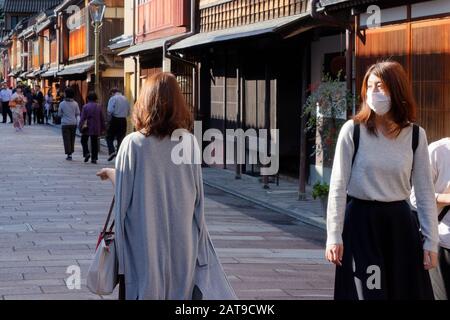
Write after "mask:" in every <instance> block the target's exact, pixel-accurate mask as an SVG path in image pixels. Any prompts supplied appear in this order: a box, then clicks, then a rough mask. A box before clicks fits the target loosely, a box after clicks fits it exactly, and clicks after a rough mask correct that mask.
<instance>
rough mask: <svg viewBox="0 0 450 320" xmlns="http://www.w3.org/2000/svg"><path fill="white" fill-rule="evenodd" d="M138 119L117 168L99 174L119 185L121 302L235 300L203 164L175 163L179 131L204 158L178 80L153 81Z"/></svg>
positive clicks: (159, 77) (136, 110) (164, 75)
mask: <svg viewBox="0 0 450 320" xmlns="http://www.w3.org/2000/svg"><path fill="white" fill-rule="evenodd" d="M154 114H158V115H159V116H158V117H152V116H151V115H154ZM133 120H134V125H135V126H136V129H137V132H134V133H132V134H130V135H128V136H127V137H126V138H125V139H124V141H123V143H122V145H121V147H120V149H119V152H118V156H117V159H116V168H115V169H103V170H101V171H100V172H99V173H98V175H99V176H100V177H101V178H102V179H103V180H106V179H110V180H111V181H112V182H113V184H114V185H115V200H116V207H115V228H116V233H115V234H116V240H115V241H116V246H117V254H118V268H119V278H120V284H119V288H120V292H119V295H120V298H125V299H129V300H136V299H139V300H142V299H155V300H156V299H167V300H172V299H175V300H190V299H194V300H195V299H235V298H236V296H235V293H234V291H233V289H232V287H231V286H230V284H229V282H228V279H227V277H226V275H225V272H224V270H223V268H222V265H221V263H220V261H219V258H218V257H217V254H216V252H215V249H214V247H213V245H212V242H211V238H210V236H209V233H208V230H207V226H206V222H205V215H204V193H203V180H202V172H201V166H200V165H197V164H192V163H193V162H191V164H181V165H178V164H175V162H173V161H172V160H171V154H172V150H173V149H174V147H175V146H176V145H177V143H179V141H178V142H176V141H172V140H171V135H172V133H173V132H174V130H176V129H184V130H183V133H182V135H183V141H185V140H184V139H187V140H186V141H191V142H192V145H193V147H194V151H195V152H196V153H197V154H199V153H200V150H199V147H198V145H197V144H196V140H195V137H194V136H193V135H192V134H190V133H189V132H188V131H187V130H190V129H191V127H192V116H191V113H190V111H189V109H188V107H187V106H186V103H185V101H184V98H183V95H182V93H181V90H180V88H179V86H178V83H177V80H176V78H175V77H174V76H173V75H171V74H169V73H157V74H155V75H153V76H152V77H151V78H149V80H148V81H147V82H146V84H145V85H144V87H143V88H142V92H141V95H140V97H139V100H138V102H137V104H136V107H135V108H134V112H133Z"/></svg>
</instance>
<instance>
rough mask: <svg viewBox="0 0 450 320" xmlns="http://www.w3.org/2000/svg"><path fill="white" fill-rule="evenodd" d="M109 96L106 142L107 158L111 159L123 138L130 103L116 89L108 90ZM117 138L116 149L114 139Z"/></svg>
mask: <svg viewBox="0 0 450 320" xmlns="http://www.w3.org/2000/svg"><path fill="white" fill-rule="evenodd" d="M110 94H111V98H110V99H109V102H108V122H109V125H108V132H107V134H106V142H107V144H108V152H109V158H108V161H112V160H113V159H114V158H115V157H116V155H117V150H119V148H120V144H121V143H122V140H123V138H125V135H126V134H127V117H128V116H129V115H130V104H129V102H128V100H127V98H125V97H124V96H123V95H122V93H121V92H120V91H119V90H118V89H112V90H111V91H110ZM115 140H117V149H116V147H115V146H114V141H115Z"/></svg>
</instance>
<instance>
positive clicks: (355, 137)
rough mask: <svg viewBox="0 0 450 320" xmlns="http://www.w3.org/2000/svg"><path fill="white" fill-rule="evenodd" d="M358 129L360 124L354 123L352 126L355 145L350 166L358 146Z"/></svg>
mask: <svg viewBox="0 0 450 320" xmlns="http://www.w3.org/2000/svg"><path fill="white" fill-rule="evenodd" d="M360 130H361V129H360V124H359V123H355V125H354V126H353V145H354V146H355V150H354V151H353V158H352V166H353V163H354V162H355V158H356V153H357V152H358V148H359V132H360Z"/></svg>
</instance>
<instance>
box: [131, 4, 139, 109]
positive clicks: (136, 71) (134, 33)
mask: <svg viewBox="0 0 450 320" xmlns="http://www.w3.org/2000/svg"><path fill="white" fill-rule="evenodd" d="M135 44H136V0H133V39H132V46H134V45H135ZM133 61H134V103H135V104H136V101H137V91H138V76H137V75H138V65H137V64H138V61H137V58H136V56H133Z"/></svg>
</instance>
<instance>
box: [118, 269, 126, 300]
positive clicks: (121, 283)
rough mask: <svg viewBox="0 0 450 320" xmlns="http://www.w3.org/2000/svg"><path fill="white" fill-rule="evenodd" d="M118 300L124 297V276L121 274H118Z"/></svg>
mask: <svg viewBox="0 0 450 320" xmlns="http://www.w3.org/2000/svg"><path fill="white" fill-rule="evenodd" d="M119 300H126V299H125V276H124V275H123V274H120V275H119Z"/></svg>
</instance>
